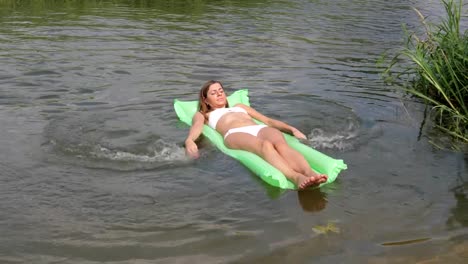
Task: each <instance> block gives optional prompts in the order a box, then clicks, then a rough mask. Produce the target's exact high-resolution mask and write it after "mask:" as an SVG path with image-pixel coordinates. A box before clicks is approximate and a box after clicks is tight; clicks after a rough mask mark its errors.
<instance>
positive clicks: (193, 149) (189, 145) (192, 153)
mask: <svg viewBox="0 0 468 264" xmlns="http://www.w3.org/2000/svg"><path fill="white" fill-rule="evenodd" d="M185 154H187V155H188V156H189V157H190V158H192V159H197V158H198V157H199V156H200V155H199V154H198V147H197V144H195V142H193V140H191V139H187V140H185Z"/></svg>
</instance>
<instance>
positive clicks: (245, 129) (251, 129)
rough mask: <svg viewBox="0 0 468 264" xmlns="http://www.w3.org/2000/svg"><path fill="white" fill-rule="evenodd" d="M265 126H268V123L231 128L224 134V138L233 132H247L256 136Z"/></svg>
mask: <svg viewBox="0 0 468 264" xmlns="http://www.w3.org/2000/svg"><path fill="white" fill-rule="evenodd" d="M264 127H267V126H266V125H252V126H244V127H236V128H231V129H229V130H228V131H227V132H226V134H225V135H224V139H225V140H226V138H227V136H229V135H230V134H233V133H247V134H250V135H252V136H254V137H256V136H257V135H258V132H260V130H261V129H262V128H264Z"/></svg>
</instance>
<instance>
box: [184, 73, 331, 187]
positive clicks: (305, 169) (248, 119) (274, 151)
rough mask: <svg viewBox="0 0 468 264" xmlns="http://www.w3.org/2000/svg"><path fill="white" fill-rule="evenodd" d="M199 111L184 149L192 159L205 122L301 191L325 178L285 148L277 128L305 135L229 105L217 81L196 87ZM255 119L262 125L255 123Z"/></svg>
mask: <svg viewBox="0 0 468 264" xmlns="http://www.w3.org/2000/svg"><path fill="white" fill-rule="evenodd" d="M199 102H200V111H199V112H197V113H196V114H195V115H194V117H193V122H192V127H191V128H190V131H189V134H188V136H187V139H186V140H185V149H186V152H187V154H188V155H189V156H190V157H192V158H197V157H198V147H197V145H196V144H195V140H196V139H197V138H198V137H199V136H200V134H201V133H202V129H203V125H204V124H208V125H209V126H211V127H212V128H213V129H215V130H217V131H218V132H219V133H221V135H223V136H224V143H225V145H226V146H227V147H228V148H231V149H241V150H246V151H250V152H253V153H255V154H257V155H259V156H260V157H262V158H263V159H265V160H266V161H267V162H269V163H270V164H271V165H273V166H274V167H275V168H277V169H278V170H280V171H281V172H282V173H283V174H284V175H285V176H286V177H287V178H288V179H290V180H291V181H292V182H294V183H295V184H296V185H297V187H298V188H299V189H300V190H302V189H305V188H307V187H310V186H314V185H317V184H320V183H323V182H325V181H327V176H326V175H319V174H317V173H315V172H314V171H313V170H312V169H311V168H310V166H309V164H308V163H307V161H306V160H305V159H304V157H303V156H302V155H301V154H300V153H299V152H297V151H296V150H294V149H292V148H291V147H289V145H288V144H287V143H286V140H285V139H284V137H283V134H282V133H281V132H280V131H283V132H286V133H290V134H292V135H294V136H295V137H297V138H299V139H305V138H306V136H305V135H304V134H302V133H301V132H300V131H299V130H297V129H296V128H294V127H292V126H290V125H288V124H286V123H284V122H281V121H278V120H274V119H271V118H268V117H266V116H264V115H262V114H261V113H259V112H257V111H256V110H255V109H253V108H252V107H249V106H247V105H243V104H237V105H235V106H233V107H229V105H228V101H227V97H226V94H225V93H224V88H223V85H222V84H221V83H220V82H219V81H208V82H207V83H205V85H203V87H202V89H201V90H200V97H199ZM253 119H257V120H259V121H261V122H263V123H264V124H265V125H258V124H257V123H255V122H254V121H253Z"/></svg>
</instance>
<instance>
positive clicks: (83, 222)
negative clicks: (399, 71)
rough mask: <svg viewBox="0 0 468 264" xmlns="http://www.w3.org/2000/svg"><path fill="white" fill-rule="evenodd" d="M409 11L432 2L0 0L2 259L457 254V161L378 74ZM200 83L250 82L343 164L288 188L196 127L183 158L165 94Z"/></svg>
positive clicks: (270, 109) (467, 217) (461, 227)
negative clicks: (320, 184)
mask: <svg viewBox="0 0 468 264" xmlns="http://www.w3.org/2000/svg"><path fill="white" fill-rule="evenodd" d="M413 7H414V8H418V9H420V10H421V11H422V12H423V13H425V14H428V15H430V17H437V16H438V15H442V14H443V8H442V7H441V5H440V3H439V2H438V1H416V0H413V1H364V0H355V1H342V0H331V1H312V0H310V1H307V0H300V1H276V0H270V1H240V0H239V1H181V0H178V1H167V2H166V1H156V2H153V1H123V0H121V1H91V0H88V1H65V2H63V3H62V2H60V1H45V0H43V1H0V127H1V128H0V129H1V133H0V144H1V151H0V211H1V212H2V213H1V215H0V223H1V224H0V234H1V235H0V262H2V263H52V262H59V263H97V262H104V261H106V262H111V263H113V262H115V263H155V262H158V263H194V262H195V263H226V262H240V263H264V262H268V263H310V262H314V263H363V262H364V263H366V262H371V263H414V262H417V261H435V262H438V261H440V262H444V263H445V262H447V263H463V262H464V260H466V258H467V256H468V243H467V240H468V229H467V226H468V209H467V208H468V202H467V199H468V198H467V195H468V190H467V189H468V185H467V179H468V172H467V164H468V159H467V156H466V154H463V153H459V152H449V151H441V150H438V149H436V148H435V147H434V146H433V145H432V144H431V143H430V141H431V140H430V137H429V136H430V135H431V133H433V132H432V130H431V129H430V124H425V125H421V124H422V121H423V120H424V106H423V105H421V104H419V103H417V102H414V101H412V100H410V99H408V98H406V97H402V94H401V93H400V92H398V91H397V89H396V88H395V87H391V86H388V85H385V84H384V83H383V82H382V80H381V77H380V75H379V73H380V72H381V70H382V67H383V66H379V65H378V64H377V61H378V60H379V58H380V57H381V56H382V54H383V53H385V52H388V53H392V52H395V51H396V50H397V49H398V48H399V47H401V44H402V43H401V41H402V37H403V36H402V30H401V23H408V24H409V27H410V28H413V29H416V30H417V29H418V27H419V24H418V18H417V16H416V15H415V13H414V12H413V10H412V8H413ZM465 10H466V9H465ZM463 14H464V18H466V17H467V16H466V12H464V13H463ZM463 26H465V27H466V19H465V21H464V24H463ZM209 79H219V80H222V81H223V82H224V84H225V86H226V87H227V88H228V91H234V90H236V89H241V88H249V91H250V95H251V103H252V106H253V107H255V108H256V109H257V110H259V111H260V112H262V113H264V114H266V115H268V116H271V117H274V118H277V119H280V120H283V121H286V122H288V123H290V124H292V125H295V126H296V127H298V128H299V129H300V130H302V131H303V132H304V133H305V134H307V135H308V138H309V144H310V145H311V146H313V147H315V148H317V149H319V150H320V151H322V152H324V153H326V154H328V155H331V156H333V157H336V158H342V159H344V160H345V161H346V163H347V164H348V167H349V168H348V170H347V171H344V172H343V173H342V174H341V175H340V177H339V178H338V180H337V181H336V182H335V183H334V184H331V185H329V186H327V187H325V188H322V189H321V190H320V191H317V190H316V191H310V192H303V193H297V192H292V191H282V190H279V189H276V188H273V187H271V186H267V185H266V184H265V183H263V182H262V181H261V180H259V179H258V177H256V176H255V175H253V174H252V173H251V172H249V171H248V170H247V169H246V168H244V167H243V166H242V165H240V164H239V163H238V162H237V161H235V160H232V159H231V158H229V157H227V156H225V155H223V154H222V153H220V152H219V151H217V150H216V149H215V148H214V147H213V146H212V145H210V144H209V142H208V141H206V140H204V141H202V142H201V147H202V150H201V158H200V159H198V160H196V161H191V160H188V159H187V158H186V157H185V155H184V149H183V141H184V139H185V137H186V134H187V132H188V127H186V126H185V125H183V124H182V123H181V122H179V121H178V120H177V118H176V116H175V113H174V111H173V108H172V103H173V100H174V99H175V98H179V99H182V100H195V99H196V93H197V92H198V89H199V88H200V87H201V85H202V84H203V83H204V82H205V81H206V80H209ZM317 230H322V231H323V230H324V231H323V232H317Z"/></svg>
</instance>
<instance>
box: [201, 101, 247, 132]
mask: <svg viewBox="0 0 468 264" xmlns="http://www.w3.org/2000/svg"><path fill="white" fill-rule="evenodd" d="M232 112H238V113H246V114H247V111H245V109H244V108H241V107H239V106H234V107H229V108H218V109H216V110H214V111H212V112H211V113H210V117H209V119H208V125H209V126H210V127H212V128H213V129H216V125H217V124H218V121H219V119H221V117H222V116H223V115H225V114H226V113H232Z"/></svg>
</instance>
